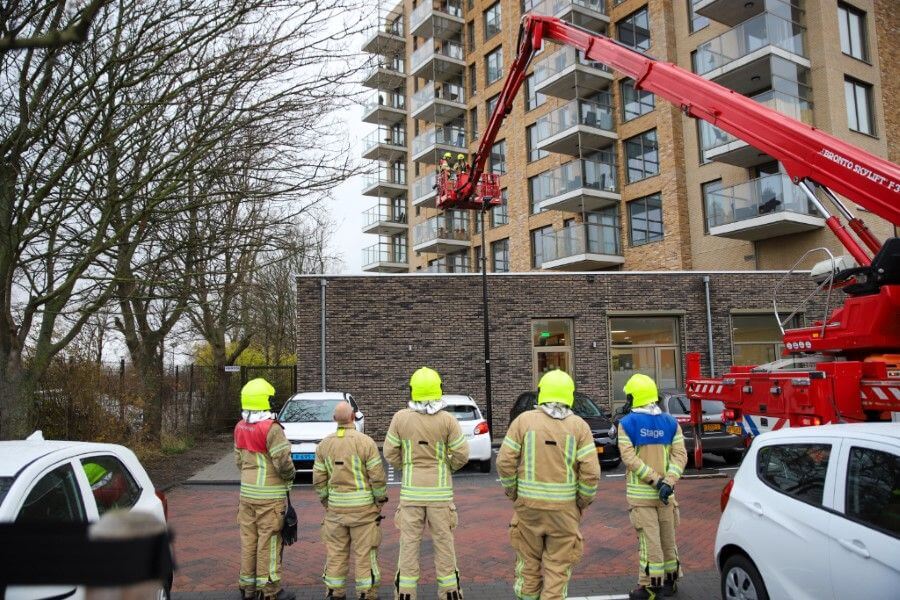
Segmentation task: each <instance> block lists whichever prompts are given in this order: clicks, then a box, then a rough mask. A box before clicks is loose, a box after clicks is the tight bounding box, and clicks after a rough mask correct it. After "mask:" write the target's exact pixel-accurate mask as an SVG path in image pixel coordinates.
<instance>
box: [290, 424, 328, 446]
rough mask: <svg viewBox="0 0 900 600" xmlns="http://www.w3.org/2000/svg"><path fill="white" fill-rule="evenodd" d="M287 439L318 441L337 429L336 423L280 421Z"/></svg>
mask: <svg viewBox="0 0 900 600" xmlns="http://www.w3.org/2000/svg"><path fill="white" fill-rule="evenodd" d="M282 425H283V426H284V433H285V435H286V436H287V439H288V440H303V441H318V440H321V439H324V438H325V436H327V435H328V434H330V433H334V432H335V431H337V423H335V422H333V421H332V422H330V423H282Z"/></svg>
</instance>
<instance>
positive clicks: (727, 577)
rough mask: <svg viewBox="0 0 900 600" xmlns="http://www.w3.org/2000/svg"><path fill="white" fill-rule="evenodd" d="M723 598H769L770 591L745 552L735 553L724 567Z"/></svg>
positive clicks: (734, 599)
mask: <svg viewBox="0 0 900 600" xmlns="http://www.w3.org/2000/svg"><path fill="white" fill-rule="evenodd" d="M722 598H723V600H738V599H739V598H740V599H746V600H769V593H768V592H767V591H766V586H765V584H764V583H763V580H762V577H761V576H760V574H759V571H757V570H756V566H755V565H754V564H753V562H752V561H751V560H750V559H748V558H747V557H746V556H744V555H743V554H735V555H734V556H732V557H730V558H729V559H728V560H726V561H725V566H724V567H723V568H722Z"/></svg>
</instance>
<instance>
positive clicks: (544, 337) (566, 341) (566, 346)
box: [531, 319, 574, 387]
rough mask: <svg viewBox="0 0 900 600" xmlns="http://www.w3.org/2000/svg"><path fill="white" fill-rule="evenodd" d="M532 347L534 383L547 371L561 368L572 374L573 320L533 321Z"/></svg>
mask: <svg viewBox="0 0 900 600" xmlns="http://www.w3.org/2000/svg"><path fill="white" fill-rule="evenodd" d="M531 349H532V360H533V364H534V385H535V387H537V384H538V381H540V379H541V376H542V375H543V374H544V373H546V372H547V371H552V370H553V369H561V370H563V371H565V372H567V373H569V374H570V375H571V374H572V373H573V372H574V371H573V365H572V321H571V320H570V319H541V320H538V321H532V322H531Z"/></svg>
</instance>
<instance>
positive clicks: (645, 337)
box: [609, 317, 678, 346]
mask: <svg viewBox="0 0 900 600" xmlns="http://www.w3.org/2000/svg"><path fill="white" fill-rule="evenodd" d="M609 327H610V332H611V333H612V343H613V345H614V346H618V345H629V346H637V345H647V344H657V345H658V344H666V345H674V344H675V343H676V340H677V338H678V331H677V321H676V319H674V318H673V317H613V318H611V319H610V320H609Z"/></svg>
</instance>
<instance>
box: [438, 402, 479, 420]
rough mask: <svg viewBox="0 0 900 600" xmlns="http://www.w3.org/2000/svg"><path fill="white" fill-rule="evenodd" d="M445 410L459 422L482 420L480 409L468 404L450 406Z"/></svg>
mask: <svg viewBox="0 0 900 600" xmlns="http://www.w3.org/2000/svg"><path fill="white" fill-rule="evenodd" d="M444 410H446V411H447V412H448V413H450V414H451V415H453V416H454V417H456V420H457V421H477V420H478V419H480V418H481V415H479V414H478V409H477V408H475V407H474V406H469V405H467V404H449V405H447V406H446V407H444Z"/></svg>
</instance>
